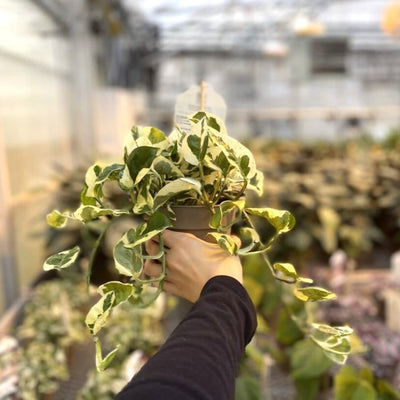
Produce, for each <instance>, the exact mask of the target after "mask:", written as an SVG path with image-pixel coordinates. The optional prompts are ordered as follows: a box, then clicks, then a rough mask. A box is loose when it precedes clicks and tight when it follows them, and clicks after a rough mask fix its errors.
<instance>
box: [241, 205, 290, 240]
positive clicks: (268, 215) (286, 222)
mask: <svg viewBox="0 0 400 400" xmlns="http://www.w3.org/2000/svg"><path fill="white" fill-rule="evenodd" d="M246 212H247V213H249V214H251V215H256V216H258V217H261V218H264V219H266V220H267V221H268V222H269V223H270V224H271V225H272V226H273V227H274V228H275V230H276V232H277V233H278V234H281V233H284V232H288V231H290V230H291V229H292V228H293V227H294V225H295V223H296V220H295V219H294V217H293V215H292V214H291V213H290V212H289V211H286V210H277V209H275V208H269V207H266V208H246Z"/></svg>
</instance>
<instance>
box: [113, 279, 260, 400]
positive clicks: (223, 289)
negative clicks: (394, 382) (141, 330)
mask: <svg viewBox="0 0 400 400" xmlns="http://www.w3.org/2000/svg"><path fill="white" fill-rule="evenodd" d="M255 327H256V317H255V311H254V307H253V305H252V303H251V301H250V299H249V297H248V295H247V293H246V291H245V290H244V288H243V287H242V285H241V284H240V283H239V282H238V281H236V280H235V279H233V278H229V277H222V276H219V277H215V278H213V279H211V280H210V281H209V282H207V284H206V285H205V287H204V289H203V291H202V294H201V296H200V299H199V300H198V301H197V302H196V303H195V304H194V306H193V308H192V310H191V311H190V312H189V313H188V315H187V316H186V317H185V318H184V320H183V321H182V322H181V323H180V324H179V325H178V327H177V328H176V329H175V331H174V332H173V333H172V334H171V336H170V337H169V339H168V340H167V341H166V343H165V344H164V345H163V346H162V347H161V349H160V350H159V352H158V353H157V354H155V355H154V356H153V357H152V358H151V359H150V360H149V361H148V362H147V364H146V365H145V366H144V367H143V368H142V370H141V371H140V372H139V373H138V374H137V375H136V376H135V377H134V378H133V379H132V381H131V382H130V383H129V384H128V385H127V386H126V387H125V389H124V390H123V391H122V392H121V393H120V394H119V395H118V396H117V398H116V400H127V399H140V400H146V399H155V398H157V396H162V398H168V399H176V400H178V399H179V400H181V399H193V400H195V399H196V400H202V399H209V400H214V399H215V400H225V399H226V400H228V399H233V397H234V386H235V385H234V383H235V377H236V374H237V371H238V366H239V362H240V360H241V357H242V355H243V351H244V348H245V346H246V344H247V343H248V342H249V341H250V340H251V337H252V336H253V334H254V330H255Z"/></svg>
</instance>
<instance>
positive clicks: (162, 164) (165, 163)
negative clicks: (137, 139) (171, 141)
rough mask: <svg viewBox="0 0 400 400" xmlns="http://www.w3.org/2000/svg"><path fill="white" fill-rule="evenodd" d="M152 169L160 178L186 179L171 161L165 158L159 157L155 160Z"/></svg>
mask: <svg viewBox="0 0 400 400" xmlns="http://www.w3.org/2000/svg"><path fill="white" fill-rule="evenodd" d="M152 169H153V170H154V171H156V172H157V174H158V175H160V176H166V177H168V178H182V177H184V175H183V173H182V171H181V170H180V169H179V168H178V167H177V166H176V165H175V164H174V163H173V162H172V161H171V160H169V159H168V158H166V157H163V156H158V157H156V158H155V159H154V161H153V165H152Z"/></svg>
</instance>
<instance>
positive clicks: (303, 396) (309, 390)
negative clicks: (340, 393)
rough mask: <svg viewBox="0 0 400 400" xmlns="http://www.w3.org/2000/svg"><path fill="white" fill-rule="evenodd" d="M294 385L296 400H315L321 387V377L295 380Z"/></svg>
mask: <svg viewBox="0 0 400 400" xmlns="http://www.w3.org/2000/svg"><path fill="white" fill-rule="evenodd" d="M295 385H296V389H297V397H296V400H315V399H316V398H317V395H318V392H319V387H320V386H321V377H320V376H317V377H315V378H310V379H296V380H295Z"/></svg>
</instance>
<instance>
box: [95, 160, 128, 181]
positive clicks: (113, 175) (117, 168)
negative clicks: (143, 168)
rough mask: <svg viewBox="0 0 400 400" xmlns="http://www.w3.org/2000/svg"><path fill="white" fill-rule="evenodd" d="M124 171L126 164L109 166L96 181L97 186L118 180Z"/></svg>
mask: <svg viewBox="0 0 400 400" xmlns="http://www.w3.org/2000/svg"><path fill="white" fill-rule="evenodd" d="M123 169H124V164H112V165H107V166H106V167H105V168H104V169H102V171H101V172H100V173H99V175H98V177H97V179H96V184H100V183H104V182H105V181H106V180H112V181H115V180H117V179H118V178H119V175H120V174H121V172H122V170H123Z"/></svg>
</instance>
